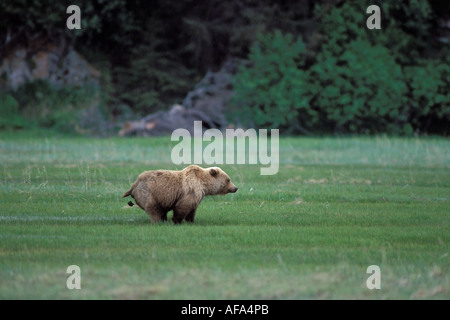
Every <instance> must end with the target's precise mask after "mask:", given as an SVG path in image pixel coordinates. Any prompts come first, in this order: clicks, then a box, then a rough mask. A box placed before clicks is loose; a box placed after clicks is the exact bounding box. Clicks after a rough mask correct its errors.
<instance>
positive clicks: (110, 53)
mask: <svg viewBox="0 0 450 320" xmlns="http://www.w3.org/2000/svg"><path fill="white" fill-rule="evenodd" d="M71 4H76V5H78V6H79V7H80V9H81V12H82V13H81V15H82V16H81V22H82V29H81V30H68V29H67V28H66V27H65V20H66V18H67V17H68V15H69V14H67V13H66V8H67V7H68V6H69V5H71ZM370 4H376V5H379V6H380V7H381V16H382V21H381V26H382V30H368V29H367V28H366V27H365V23H366V19H367V17H368V15H367V14H366V9H367V6H368V3H367V1H357V0H349V1H335V0H321V1H313V0H304V1H295V0H287V1H282V2H275V1H273V2H272V1H259V2H258V1H253V0H230V1H221V0H210V1H204V2H198V1H196V0H186V1H162V0H157V1H142V0H137V1H126V0H109V1H105V0H94V1H90V0H75V1H69V0H64V1H58V2H50V1H48V0H36V1H31V2H30V1H26V0H4V1H0V40H2V41H0V55H3V54H6V53H8V50H9V49H10V48H9V47H10V46H14V45H17V44H19V45H25V46H26V45H31V43H32V42H33V39H36V38H38V36H42V35H45V37H48V38H50V39H51V40H53V41H66V43H69V44H70V45H73V46H74V47H75V49H76V50H77V51H80V50H81V51H83V54H84V55H85V56H87V57H90V56H95V55H98V56H101V57H102V59H101V60H102V61H100V63H101V64H102V65H103V66H104V68H100V69H102V75H106V77H103V78H104V79H103V80H104V81H103V83H102V91H103V92H102V100H103V101H104V103H105V105H106V106H107V108H108V111H109V112H110V113H111V114H112V115H113V116H114V117H115V116H116V115H117V114H120V113H121V112H122V110H130V108H131V109H132V110H133V111H134V112H135V113H137V114H145V113H148V112H153V111H156V110H159V109H166V108H168V107H169V106H170V105H171V104H173V103H178V102H181V100H182V99H183V97H184V96H185V95H186V93H187V91H188V90H190V89H191V88H192V87H193V85H194V84H195V83H196V82H197V81H198V80H199V79H200V78H201V77H202V75H203V74H205V72H206V71H208V70H217V69H218V68H219V67H220V66H221V65H222V63H223V62H224V61H225V59H227V58H228V57H230V56H231V57H238V58H243V59H249V61H250V65H249V66H247V67H243V68H241V70H240V73H239V75H238V76H237V77H236V79H235V90H236V96H235V99H234V101H235V103H234V106H233V107H232V109H234V111H236V112H234V114H233V112H232V118H231V120H232V121H233V122H236V121H238V122H242V123H244V122H247V123H248V124H252V125H258V126H275V127H279V128H283V129H285V130H287V131H289V132H292V133H309V132H316V133H318V132H389V133H402V132H404V133H412V132H436V133H446V132H448V129H446V128H447V127H449V126H450V120H449V119H450V115H449V111H448V99H449V98H448V93H447V92H446V88H448V87H450V80H448V79H449V77H448V66H449V62H448V58H445V57H446V56H449V55H450V52H449V48H448V45H447V47H445V46H446V45H445V44H443V43H441V42H439V41H437V39H438V37H439V30H442V27H441V26H439V24H438V21H439V20H443V19H446V18H445V17H446V12H448V10H447V9H448V4H446V3H440V2H438V1H432V0H428V1H420V0H405V1H381V0H374V1H371V2H370ZM276 30H279V31H276ZM258 35H259V36H258ZM446 59H447V60H446ZM89 61H91V60H89ZM91 62H92V61H91ZM417 75H421V76H417ZM424 76H426V77H427V79H429V82H427V81H426V80H425V78H424ZM386 79H389V80H386ZM350 86H351V87H350ZM391 86H392V90H391ZM447 91H448V90H447ZM104 96H106V97H104ZM388 100H389V101H388ZM20 105H21V103H20V102H19V109H20V108H21V106H20ZM237 111H239V112H240V113H237ZM119 116H120V115H119ZM55 117H56V118H58V117H59V116H55ZM49 121H50V122H52V121H53V120H49ZM46 125H48V124H46Z"/></svg>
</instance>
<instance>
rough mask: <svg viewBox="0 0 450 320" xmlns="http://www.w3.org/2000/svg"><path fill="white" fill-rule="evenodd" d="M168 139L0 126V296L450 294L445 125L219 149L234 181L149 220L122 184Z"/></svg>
mask: <svg viewBox="0 0 450 320" xmlns="http://www.w3.org/2000/svg"><path fill="white" fill-rule="evenodd" d="M174 144H175V143H173V142H171V141H170V139H169V138H168V137H166V138H133V139H120V138H113V139H93V138H81V137H75V138H69V137H64V136H63V137H52V136H51V135H50V134H48V133H37V134H31V133H20V134H17V133H5V132H3V133H0V163H1V168H0V170H1V172H0V205H1V212H0V299H98V298H104V299H449V298H450V293H449V290H450V284H449V279H450V276H449V256H448V250H449V247H448V243H449V240H450V236H449V227H450V170H449V169H450V141H449V140H448V139H445V138H388V137H373V138H369V137H348V138H282V139H281V140H280V162H281V163H280V170H279V172H278V174H276V175H274V176H261V175H260V174H259V169H260V165H223V166H221V167H222V168H223V169H224V170H225V171H226V172H227V173H228V174H229V175H230V177H231V179H232V181H233V182H234V183H235V184H236V185H237V186H238V187H239V191H238V192H237V193H236V194H229V195H226V196H217V197H207V198H205V199H204V200H203V202H202V203H201V205H200V207H199V209H198V211H197V215H196V222H195V223H194V224H186V223H183V224H182V225H174V224H173V223H172V222H166V223H161V224H156V225H150V222H149V219H148V217H147V215H146V214H145V212H144V211H142V210H141V209H139V208H137V207H133V208H130V207H128V206H127V202H128V200H129V199H122V198H121V194H122V193H123V192H124V191H125V190H127V189H128V187H129V186H130V184H131V183H132V182H133V181H134V180H135V179H136V177H137V175H138V174H139V173H140V172H142V171H144V170H151V169H158V168H163V169H182V168H183V167H184V166H175V165H173V164H172V162H171V159H170V153H171V150H172V147H173V146H174ZM170 216H171V214H169V219H170ZM69 265H78V266H79V267H80V269H81V290H69V289H67V287H66V280H67V278H68V277H69V274H67V273H66V269H67V267H68V266H69ZM370 265H378V266H379V267H380V270H381V289H380V290H376V289H375V290H369V289H368V288H367V287H366V280H367V278H368V277H369V276H370V274H367V273H366V269H367V267H368V266H370Z"/></svg>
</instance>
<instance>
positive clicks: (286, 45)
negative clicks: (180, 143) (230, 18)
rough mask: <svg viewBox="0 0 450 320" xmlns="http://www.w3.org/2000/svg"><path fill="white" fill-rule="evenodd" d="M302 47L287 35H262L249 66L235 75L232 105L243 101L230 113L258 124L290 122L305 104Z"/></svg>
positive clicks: (252, 52)
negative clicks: (303, 97) (303, 96)
mask: <svg viewBox="0 0 450 320" xmlns="http://www.w3.org/2000/svg"><path fill="white" fill-rule="evenodd" d="M304 50H305V46H304V44H303V41H302V40H301V39H297V40H296V39H294V37H293V36H292V35H290V34H288V35H286V36H284V35H283V34H282V33H281V32H280V31H276V32H275V33H273V34H261V35H260V36H259V37H258V41H257V42H256V43H255V45H254V46H253V47H252V49H251V52H250V54H249V59H250V61H251V66H250V67H249V68H241V70H240V73H239V75H238V76H237V77H235V78H234V83H233V86H234V88H235V101H234V104H240V102H241V101H242V102H243V103H242V104H241V105H240V106H239V108H237V109H238V110H236V111H235V113H234V114H232V115H231V116H232V117H235V118H238V117H239V118H244V119H250V118H251V119H252V120H253V121H254V123H255V124H256V125H257V126H269V127H276V128H278V127H284V128H288V126H289V125H292V121H291V120H292V118H295V117H297V115H298V114H299V112H302V109H305V107H307V101H306V100H305V99H302V98H301V97H302V95H303V93H304V89H303V85H304V82H305V80H306V79H305V73H304V72H302V71H301V70H300V69H299V67H301V65H302V64H303V60H302V59H301V54H302V53H303V52H304Z"/></svg>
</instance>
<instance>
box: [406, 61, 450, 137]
mask: <svg viewBox="0 0 450 320" xmlns="http://www.w3.org/2000/svg"><path fill="white" fill-rule="evenodd" d="M449 60H450V58H449V57H448V55H446V60H442V61H439V60H437V61H433V60H428V61H426V60H422V61H420V64H419V65H418V66H411V67H406V68H405V76H406V79H407V83H408V85H409V87H410V93H409V96H408V106H409V122H410V123H411V126H412V127H413V128H414V129H416V130H419V131H422V132H424V131H425V132H428V131H431V132H439V131H440V129H441V128H432V127H431V126H433V122H439V123H442V125H444V126H445V122H446V123H447V125H448V122H449V121H450V93H449V88H450V61H449ZM435 125H436V124H435ZM442 129H444V128H442ZM445 130H446V132H448V130H449V129H448V127H447V128H446V129H445Z"/></svg>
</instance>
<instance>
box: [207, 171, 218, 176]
mask: <svg viewBox="0 0 450 320" xmlns="http://www.w3.org/2000/svg"><path fill="white" fill-rule="evenodd" d="M209 173H210V174H211V175H212V176H213V177H215V176H217V170H216V169H211V170H209Z"/></svg>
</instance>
